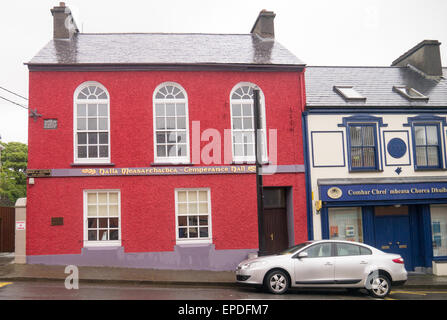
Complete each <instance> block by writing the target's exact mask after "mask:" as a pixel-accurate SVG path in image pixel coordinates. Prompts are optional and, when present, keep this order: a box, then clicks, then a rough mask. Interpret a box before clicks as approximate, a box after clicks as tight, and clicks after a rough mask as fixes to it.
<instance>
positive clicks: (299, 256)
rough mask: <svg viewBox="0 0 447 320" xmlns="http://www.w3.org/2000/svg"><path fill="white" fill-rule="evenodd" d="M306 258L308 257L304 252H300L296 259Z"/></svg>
mask: <svg viewBox="0 0 447 320" xmlns="http://www.w3.org/2000/svg"><path fill="white" fill-rule="evenodd" d="M308 256H309V255H308V254H307V252H305V251H302V252H300V253H298V259H303V258H307V257H308Z"/></svg>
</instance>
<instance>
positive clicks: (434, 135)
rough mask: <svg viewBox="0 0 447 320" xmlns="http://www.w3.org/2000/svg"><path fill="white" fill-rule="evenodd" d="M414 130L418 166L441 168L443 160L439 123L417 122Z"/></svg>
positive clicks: (419, 167)
mask: <svg viewBox="0 0 447 320" xmlns="http://www.w3.org/2000/svg"><path fill="white" fill-rule="evenodd" d="M413 130H414V144H415V161H416V168H418V169H432V168H440V167H441V166H442V160H441V143H440V140H441V139H440V135H439V125H438V124H434V123H433V124H427V123H425V124H424V123H415V124H414V126H413Z"/></svg>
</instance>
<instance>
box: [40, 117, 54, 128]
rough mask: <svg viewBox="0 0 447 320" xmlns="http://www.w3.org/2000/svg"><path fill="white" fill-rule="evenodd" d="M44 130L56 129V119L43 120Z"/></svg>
mask: <svg viewBox="0 0 447 320" xmlns="http://www.w3.org/2000/svg"><path fill="white" fill-rule="evenodd" d="M43 128H44V129H57V119H43Z"/></svg>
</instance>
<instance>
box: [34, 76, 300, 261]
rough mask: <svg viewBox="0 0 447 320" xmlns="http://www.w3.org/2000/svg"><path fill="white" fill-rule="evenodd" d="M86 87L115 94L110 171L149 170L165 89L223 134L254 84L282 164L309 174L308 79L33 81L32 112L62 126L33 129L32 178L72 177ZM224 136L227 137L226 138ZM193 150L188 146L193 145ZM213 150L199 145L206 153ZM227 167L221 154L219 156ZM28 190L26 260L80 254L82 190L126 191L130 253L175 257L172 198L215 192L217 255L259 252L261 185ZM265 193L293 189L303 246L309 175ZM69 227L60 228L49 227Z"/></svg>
mask: <svg viewBox="0 0 447 320" xmlns="http://www.w3.org/2000/svg"><path fill="white" fill-rule="evenodd" d="M85 81H97V82H100V83H101V84H103V85H104V86H105V87H106V88H107V90H108V92H109V94H110V115H111V119H110V123H111V139H110V140H111V162H112V163H114V164H115V167H117V168H120V167H149V166H150V164H151V163H152V162H153V161H154V151H153V121H152V114H153V111H152V95H153V91H154V89H155V88H156V87H157V86H158V85H159V84H160V83H162V82H166V81H172V82H176V83H179V84H180V85H181V86H182V87H183V88H184V89H185V90H186V92H187V95H188V102H189V105H188V108H189V121H190V141H191V128H192V125H191V122H192V121H195V120H200V121H201V123H200V126H201V130H202V131H203V130H205V129H206V128H215V129H217V130H219V131H220V132H221V133H223V130H224V129H229V128H230V127H231V125H230V123H231V119H230V106H229V95H230V91H231V89H232V88H233V87H234V86H235V85H236V84H237V83H239V82H242V81H244V82H252V83H255V84H257V85H258V86H259V87H260V88H261V90H262V91H263V93H264V96H265V100H266V119H267V128H273V129H277V130H278V163H279V164H303V163H304V160H303V155H302V136H301V134H302V130H301V110H302V108H303V105H302V104H303V97H302V91H303V90H302V86H303V83H302V81H303V74H302V73H298V72H30V92H29V97H30V103H29V105H30V108H31V109H34V108H37V111H38V113H40V114H42V115H43V118H55V119H58V129H57V130H44V129H43V120H42V119H41V118H40V119H38V120H37V121H36V122H35V121H34V120H33V119H30V121H29V163H28V168H29V169H50V168H71V166H70V164H71V163H73V93H74V91H75V90H76V88H77V87H78V86H79V85H80V84H82V83H83V82H85ZM222 136H223V134H222ZM190 144H192V143H190ZM205 144H207V142H202V147H203V146H204V145H205ZM222 157H223V151H222ZM35 180H36V183H35V185H32V186H28V202H27V203H28V209H27V217H28V218H27V254H29V255H36V254H69V253H80V252H81V248H82V246H83V245H82V239H83V221H82V220H83V190H85V189H120V190H121V221H122V231H121V235H122V239H123V245H124V248H125V251H126V252H151V251H171V250H173V246H174V245H175V207H174V206H175V202H174V192H175V191H174V190H175V188H198V187H208V188H210V189H211V205H212V208H211V210H212V213H211V216H212V224H213V225H212V232H213V243H214V244H215V245H216V249H243V248H257V247H258V237H257V232H258V230H257V210H256V190H255V176H254V175H252V174H243V175H233V174H231V175H196V176H162V177H161V176H151V177H104V178H96V177H89V178H36V179H35ZM264 182H265V185H266V186H291V187H293V190H294V192H293V206H294V217H295V241H296V242H300V241H303V240H306V239H307V231H306V229H307V223H306V204H305V203H306V202H305V182H304V174H302V173H301V174H277V175H273V176H268V177H265V179H264ZM51 217H64V226H50V221H51Z"/></svg>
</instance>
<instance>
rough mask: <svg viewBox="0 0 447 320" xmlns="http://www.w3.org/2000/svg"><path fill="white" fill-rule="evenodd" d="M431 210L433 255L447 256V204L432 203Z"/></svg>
mask: <svg viewBox="0 0 447 320" xmlns="http://www.w3.org/2000/svg"><path fill="white" fill-rule="evenodd" d="M430 211H431V234H432V243H433V256H434V257H443V256H447V205H432V206H430Z"/></svg>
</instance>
